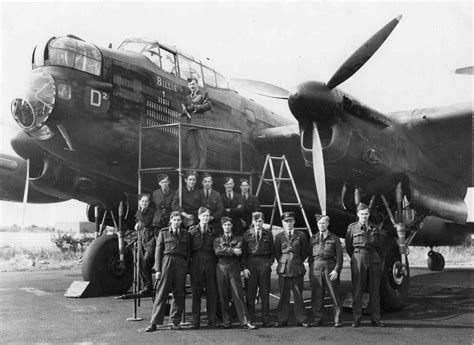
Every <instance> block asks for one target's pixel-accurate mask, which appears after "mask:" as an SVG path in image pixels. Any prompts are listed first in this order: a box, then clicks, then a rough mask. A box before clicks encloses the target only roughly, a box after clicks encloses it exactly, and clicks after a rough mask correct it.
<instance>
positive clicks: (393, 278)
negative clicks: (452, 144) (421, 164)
mask: <svg viewBox="0 0 474 345" xmlns="http://www.w3.org/2000/svg"><path fill="white" fill-rule="evenodd" d="M395 196H396V198H395V201H396V212H395V215H394V213H393V212H392V210H391V208H390V206H389V203H388V201H387V199H386V198H385V196H384V195H380V198H381V199H382V202H383V205H384V208H385V217H384V219H383V220H382V221H381V222H380V224H379V228H380V229H382V227H383V226H384V224H385V221H386V220H387V218H388V219H389V220H390V222H391V224H392V226H393V228H394V229H395V231H387V230H386V229H383V230H382V231H381V235H382V237H381V238H382V251H383V258H382V260H383V261H382V262H383V272H382V279H381V280H380V304H381V307H382V308H383V310H385V311H397V310H400V309H401V308H403V307H404V306H406V305H407V304H408V298H409V291H410V267H409V263H408V254H409V250H408V246H409V244H410V243H411V241H412V240H413V238H414V237H415V235H416V233H417V232H418V231H419V230H420V229H421V227H422V226H423V219H424V218H425V216H424V215H421V216H418V217H415V216H414V215H413V214H409V212H411V210H408V211H407V210H405V209H404V207H403V200H404V195H403V192H402V185H401V183H399V184H398V185H397V188H396V191H395ZM375 197H376V196H375V195H374V196H372V199H371V201H370V205H369V207H370V208H371V209H372V208H373V206H374V201H375ZM405 211H407V212H405ZM395 233H396V235H395Z"/></svg>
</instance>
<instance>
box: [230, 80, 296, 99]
mask: <svg viewBox="0 0 474 345" xmlns="http://www.w3.org/2000/svg"><path fill="white" fill-rule="evenodd" d="M230 82H231V83H232V84H233V85H234V86H235V87H237V88H243V89H246V90H248V91H251V92H253V93H256V94H258V95H260V96H265V97H269V98H277V99H288V96H289V95H290V92H289V91H288V90H285V89H284V88H282V87H279V86H276V85H273V84H269V83H266V82H264V81H258V80H251V79H240V78H233V79H231V80H230Z"/></svg>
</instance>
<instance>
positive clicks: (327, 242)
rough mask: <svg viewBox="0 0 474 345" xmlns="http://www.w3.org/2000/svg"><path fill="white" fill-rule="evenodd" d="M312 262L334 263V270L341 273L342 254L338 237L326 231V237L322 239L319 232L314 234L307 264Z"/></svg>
mask: <svg viewBox="0 0 474 345" xmlns="http://www.w3.org/2000/svg"><path fill="white" fill-rule="evenodd" d="M314 260H321V261H329V260H330V261H334V263H335V264H336V266H335V268H334V269H335V270H336V272H337V273H341V269H342V261H343V253H342V246H341V240H340V239H339V237H337V236H336V235H334V234H333V233H332V232H330V231H328V235H327V236H326V238H325V239H323V238H322V235H321V233H320V232H317V233H315V234H314V235H313V237H311V241H310V245H309V252H308V262H309V263H310V264H311V263H312V262H313V261H314Z"/></svg>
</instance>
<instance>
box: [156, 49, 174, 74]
mask: <svg viewBox="0 0 474 345" xmlns="http://www.w3.org/2000/svg"><path fill="white" fill-rule="evenodd" d="M160 52H161V68H163V70H165V72H168V73H171V74H174V75H176V74H177V73H176V58H175V55H174V54H173V53H172V52H169V51H167V50H166V49H163V48H161V49H160Z"/></svg>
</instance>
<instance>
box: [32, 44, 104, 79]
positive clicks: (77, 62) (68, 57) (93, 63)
mask: <svg viewBox="0 0 474 345" xmlns="http://www.w3.org/2000/svg"><path fill="white" fill-rule="evenodd" d="M47 56H48V59H47V61H45V64H49V65H57V66H66V67H70V68H74V69H77V70H80V71H84V72H87V73H91V74H94V75H100V70H101V66H102V55H101V53H100V50H99V49H98V48H97V47H95V46H93V45H92V44H89V43H86V42H82V41H78V40H76V39H73V38H69V37H60V38H56V39H54V40H52V41H51V42H50V43H49V45H48V54H47ZM38 60H40V59H39V58H38ZM38 62H40V61H35V64H36V66H38Z"/></svg>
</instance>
